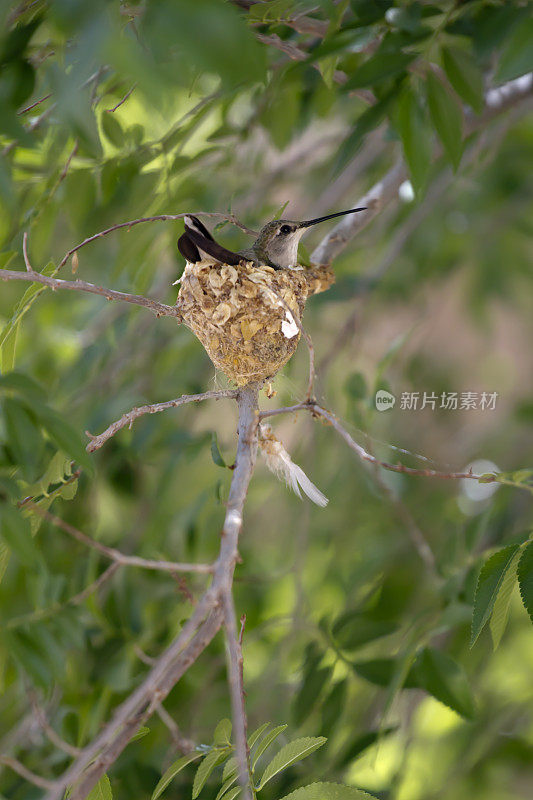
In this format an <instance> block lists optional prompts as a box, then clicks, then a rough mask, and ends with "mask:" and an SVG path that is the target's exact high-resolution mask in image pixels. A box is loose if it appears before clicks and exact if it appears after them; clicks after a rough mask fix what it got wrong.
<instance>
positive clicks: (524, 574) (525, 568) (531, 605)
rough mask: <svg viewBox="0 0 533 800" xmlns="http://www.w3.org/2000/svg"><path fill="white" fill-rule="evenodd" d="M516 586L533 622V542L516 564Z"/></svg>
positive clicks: (528, 545)
mask: <svg viewBox="0 0 533 800" xmlns="http://www.w3.org/2000/svg"><path fill="white" fill-rule="evenodd" d="M517 574H518V586H519V587H520V596H521V598H522V602H523V604H524V608H525V609H526V611H527V613H528V614H529V617H530V619H531V621H532V622H533V542H529V544H527V545H526V547H525V548H524V551H523V553H522V556H521V558H520V561H519V563H518V569H517Z"/></svg>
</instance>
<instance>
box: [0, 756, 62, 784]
mask: <svg viewBox="0 0 533 800" xmlns="http://www.w3.org/2000/svg"><path fill="white" fill-rule="evenodd" d="M0 764H3V765H4V767H9V768H10V769H12V770H13V772H16V773H17V774H18V775H20V777H21V778H24V779H25V780H27V781H29V782H30V783H33V784H34V785H35V786H38V787H39V788H40V789H51V788H52V786H53V785H54V784H53V781H49V780H47V779H46V778H41V776H40V775H36V774H35V772H32V771H31V770H29V769H28V768H27V767H25V766H24V764H21V763H20V761H17V759H16V758H10V756H0Z"/></svg>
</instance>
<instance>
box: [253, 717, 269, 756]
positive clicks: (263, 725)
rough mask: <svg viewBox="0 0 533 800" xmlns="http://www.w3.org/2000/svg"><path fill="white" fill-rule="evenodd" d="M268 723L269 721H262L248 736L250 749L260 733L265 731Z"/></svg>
mask: <svg viewBox="0 0 533 800" xmlns="http://www.w3.org/2000/svg"><path fill="white" fill-rule="evenodd" d="M269 725H270V722H264V723H263V724H262V725H260V726H259V727H258V728H256V730H255V731H254V732H253V733H251V734H250V736H249V737H248V747H249V748H250V750H251V749H252V747H253V746H254V744H255V743H256V742H257V740H258V739H259V737H260V736H261V734H263V733H264V732H265V731H266V729H267V728H268V726H269Z"/></svg>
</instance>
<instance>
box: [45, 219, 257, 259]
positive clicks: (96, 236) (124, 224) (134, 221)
mask: <svg viewBox="0 0 533 800" xmlns="http://www.w3.org/2000/svg"><path fill="white" fill-rule="evenodd" d="M191 214H194V215H195V216H197V217H208V218H211V219H219V220H225V221H227V222H231V223H232V225H236V226H237V227H238V228H240V229H241V230H242V231H244V232H245V233H249V234H250V235H251V236H256V235H257V233H256V231H253V230H252V229H251V228H248V227H246V225H244V224H243V223H242V222H240V221H239V220H238V219H237V217H236V216H235V214H222V213H219V212H218V211H194V212H192V211H183V212H182V213H181V214H156V215H155V216H154V217H139V219H132V220H130V221H129V222H118V223H117V224H116V225H111V227H110V228H106V229H105V230H103V231H99V232H98V233H93V235H92V236H88V237H87V238H86V239H84V240H83V241H82V242H80V243H79V244H77V245H76V246H75V247H71V249H70V250H69V251H68V252H67V253H65V255H64V256H63V258H62V259H61V261H60V262H59V264H58V265H57V268H58V269H61V267H63V266H64V265H65V264H66V263H67V261H68V260H69V258H70V257H71V255H73V253H75V252H76V251H77V250H79V249H80V248H82V247H85V246H86V245H88V244H90V243H91V242H95V241H96V240H97V239H101V238H102V237H103V236H107V235H108V234H110V233H113V232H114V231H118V230H121V229H122V228H133V227H134V226H135V225H140V224H142V223H144V222H176V220H179V219H183V218H184V217H186V216H190V215H191Z"/></svg>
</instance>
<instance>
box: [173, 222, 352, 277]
mask: <svg viewBox="0 0 533 800" xmlns="http://www.w3.org/2000/svg"><path fill="white" fill-rule="evenodd" d="M357 211H366V208H350V209H348V210H347V211H337V212H336V213H334V214H326V216H324V217H316V219H308V220H303V221H301V220H293V219H275V220H272V222H267V224H266V225H264V226H263V227H262V228H261V230H260V231H259V234H258V236H257V239H256V240H255V242H254V243H253V245H252V246H251V247H248V248H245V249H244V250H239V251H238V252H236V253H234V252H232V251H231V250H227V249H226V248H225V247H222V245H220V244H219V243H218V242H216V241H215V239H214V238H213V236H212V235H211V233H210V232H209V231H208V230H207V228H206V227H205V225H204V224H203V223H202V222H200V220H199V219H198V217H194V216H192V214H188V215H187V216H186V217H185V218H184V221H185V233H183V235H182V236H180V238H179V239H178V249H179V251H180V253H181V254H182V256H183V257H184V258H185V260H186V261H188V262H189V263H190V264H195V263H196V262H198V261H202V260H204V259H205V258H207V259H213V258H214V259H216V260H217V261H220V262H222V263H223V264H230V265H231V266H236V265H237V264H239V263H240V262H241V261H251V262H253V264H254V265H255V266H259V265H261V264H264V265H266V266H268V267H273V268H274V269H291V268H294V267H297V266H298V244H299V242H300V239H301V238H302V236H303V235H304V233H305V232H306V231H307V229H308V228H310V227H311V226H312V225H317V224H318V223H319V222H325V221H326V220H328V219H334V218H335V217H342V216H344V215H345V214H355V213H356V212H357Z"/></svg>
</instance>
